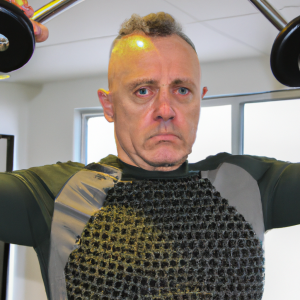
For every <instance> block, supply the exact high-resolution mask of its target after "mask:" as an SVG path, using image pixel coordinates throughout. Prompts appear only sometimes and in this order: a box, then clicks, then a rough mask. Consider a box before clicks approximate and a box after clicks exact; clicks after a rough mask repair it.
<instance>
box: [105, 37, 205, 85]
mask: <svg viewBox="0 0 300 300" xmlns="http://www.w3.org/2000/svg"><path fill="white" fill-rule="evenodd" d="M139 77H147V78H153V79H155V80H156V81H159V80H160V79H162V78H164V80H166V78H168V79H169V80H170V81H172V80H174V78H190V79H191V80H194V81H195V83H197V81H198V80H200V66H199V61H198V57H197V54H196V52H195V51H194V49H193V48H192V47H191V46H190V45H189V44H188V43H187V42H186V41H184V40H183V39H182V38H181V37H179V36H178V35H171V36H167V37H149V36H146V35H144V34H132V35H130V36H127V37H125V38H122V39H121V40H119V41H117V43H116V44H115V47H114V48H113V50H112V55H111V59H110V64H109V80H110V81H113V80H114V79H118V83H119V84H120V83H121V82H122V83H126V82H128V81H130V80H134V79H136V78H139ZM120 81H121V82H120Z"/></svg>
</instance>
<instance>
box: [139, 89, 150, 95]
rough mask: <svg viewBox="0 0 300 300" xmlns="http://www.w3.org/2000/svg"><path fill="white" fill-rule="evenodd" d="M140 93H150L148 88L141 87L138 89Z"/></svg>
mask: <svg viewBox="0 0 300 300" xmlns="http://www.w3.org/2000/svg"><path fill="white" fill-rule="evenodd" d="M138 93H139V94H140V95H147V94H148V90H147V89H146V88H141V89H139V90H138Z"/></svg>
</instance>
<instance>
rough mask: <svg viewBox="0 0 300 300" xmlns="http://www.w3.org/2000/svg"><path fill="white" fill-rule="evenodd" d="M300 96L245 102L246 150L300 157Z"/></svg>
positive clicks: (287, 158) (283, 157)
mask: <svg viewBox="0 0 300 300" xmlns="http://www.w3.org/2000/svg"><path fill="white" fill-rule="evenodd" d="M299 112H300V100H285V101H272V102H260V103H249V104H245V111H244V118H245V119H244V153H245V154H251V155H259V156H268V157H274V158H276V159H279V160H284V161H290V162H299V161H300V138H299V129H300V118H299Z"/></svg>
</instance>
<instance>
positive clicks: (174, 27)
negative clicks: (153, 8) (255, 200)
mask: <svg viewBox="0 0 300 300" xmlns="http://www.w3.org/2000/svg"><path fill="white" fill-rule="evenodd" d="M139 31H142V32H144V33H145V34H146V35H148V36H161V37H165V36H170V35H172V34H177V35H178V36H180V37H181V38H182V39H184V40H185V41H186V42H187V43H188V44H189V45H190V46H192V48H193V49H194V50H195V52H196V47H195V45H194V43H193V42H192V41H191V40H190V38H188V37H187V36H186V35H185V34H184V33H183V32H182V26H181V25H180V23H178V22H177V21H176V20H175V19H174V18H173V17H172V16H171V15H170V14H168V13H165V12H158V13H156V14H155V13H151V14H149V15H147V16H144V17H141V16H139V15H137V14H133V15H132V16H131V18H130V19H129V20H125V21H124V22H123V23H122V25H121V29H120V31H119V35H118V36H117V37H116V38H115V39H114V41H113V43H112V46H111V49H110V54H111V52H112V49H113V48H114V46H115V43H116V42H117V41H118V40H120V39H121V38H122V37H124V36H126V35H130V34H132V33H134V32H139Z"/></svg>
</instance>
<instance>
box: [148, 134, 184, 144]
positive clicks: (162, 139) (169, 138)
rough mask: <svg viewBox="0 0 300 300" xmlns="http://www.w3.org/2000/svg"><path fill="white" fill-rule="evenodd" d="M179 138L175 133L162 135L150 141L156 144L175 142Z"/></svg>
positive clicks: (157, 135)
mask: <svg viewBox="0 0 300 300" xmlns="http://www.w3.org/2000/svg"><path fill="white" fill-rule="evenodd" d="M178 139H179V137H178V136H177V135H175V134H173V133H160V134H156V135H153V136H151V137H150V140H152V141H154V142H158V143H160V142H173V141H176V140H178Z"/></svg>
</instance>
